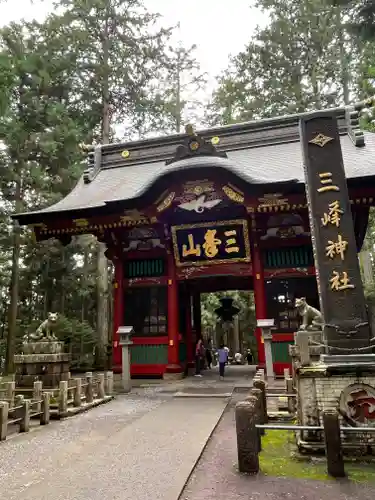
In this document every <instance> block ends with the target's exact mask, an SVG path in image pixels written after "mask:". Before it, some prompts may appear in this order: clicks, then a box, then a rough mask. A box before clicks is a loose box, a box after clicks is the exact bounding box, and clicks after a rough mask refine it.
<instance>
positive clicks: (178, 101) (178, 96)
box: [175, 53, 182, 134]
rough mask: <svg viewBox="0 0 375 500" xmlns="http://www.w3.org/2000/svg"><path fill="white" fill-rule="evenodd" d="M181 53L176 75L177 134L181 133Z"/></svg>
mask: <svg viewBox="0 0 375 500" xmlns="http://www.w3.org/2000/svg"><path fill="white" fill-rule="evenodd" d="M180 57H181V55H180V53H178V64H177V68H176V71H177V74H176V77H177V78H176V116H175V119H176V132H177V133H178V134H179V133H180V132H181V121H182V120H181V114H182V109H181V61H180Z"/></svg>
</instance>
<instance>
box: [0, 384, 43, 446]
mask: <svg viewBox="0 0 375 500" xmlns="http://www.w3.org/2000/svg"><path fill="white" fill-rule="evenodd" d="M35 417H38V418H39V420H40V425H47V424H49V421H50V398H49V395H48V394H47V393H44V394H43V395H42V396H41V399H40V400H33V401H31V400H30V399H24V398H23V397H22V396H16V397H15V401H14V404H13V405H12V406H10V404H9V403H8V401H0V441H4V440H5V439H6V438H7V436H8V430H9V429H8V427H9V426H12V425H19V432H28V431H29V429H30V420H31V419H32V418H35Z"/></svg>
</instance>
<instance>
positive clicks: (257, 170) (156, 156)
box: [17, 117, 375, 223]
mask: <svg viewBox="0 0 375 500" xmlns="http://www.w3.org/2000/svg"><path fill="white" fill-rule="evenodd" d="M292 118H293V117H292ZM285 121H286V123H281V124H278V125H277V126H275V125H273V126H272V127H270V126H268V127H267V123H271V121H269V122H267V123H266V122H264V123H265V125H263V126H262V124H263V121H260V122H258V125H257V127H254V126H253V124H252V123H251V124H249V125H248V129H247V130H246V124H245V125H244V127H243V128H242V129H240V130H238V126H235V127H237V129H235V131H233V130H234V129H233V128H232V129H231V128H230V127H227V128H225V129H224V128H223V129H222V134H221V137H222V138H223V140H222V141H220V148H218V149H220V150H222V151H223V150H224V151H226V152H227V158H221V157H214V156H212V157H209V156H202V157H199V156H197V157H196V158H194V160H193V161H192V159H185V160H181V161H177V162H174V163H170V164H166V159H168V158H170V157H171V156H172V155H173V152H174V151H175V149H176V145H177V144H178V143H179V141H181V135H180V136H173V137H169V138H165V139H164V140H163V139H159V140H152V141H144V142H143V143H140V142H138V143H129V144H126V145H120V146H121V147H122V148H123V149H129V150H132V152H133V155H132V158H131V160H132V161H130V162H125V161H121V148H120V149H119V147H120V146H119V145H117V146H116V145H108V146H105V148H107V149H104V148H103V151H102V153H101V164H100V165H101V166H100V168H97V170H96V171H95V172H94V174H95V175H93V176H92V179H90V180H89V181H88V180H87V178H86V180H85V179H84V178H83V177H82V178H81V179H80V180H79V182H78V184H77V185H76V187H75V188H74V189H73V190H72V191H71V193H69V194H68V195H67V196H66V197H65V198H64V199H62V200H61V201H59V202H58V203H56V204H55V205H52V206H51V207H48V208H45V209H43V210H41V211H38V212H29V213H28V214H20V215H21V217H20V220H21V222H22V223H27V219H28V215H29V216H31V215H36V214H40V215H42V214H52V213H57V212H65V211H75V210H80V209H86V208H100V207H103V206H105V205H106V204H107V203H109V202H113V201H117V200H131V199H135V198H138V197H139V196H141V195H142V194H143V193H145V192H146V191H147V190H148V189H149V188H150V186H152V184H153V183H154V182H155V181H156V180H157V179H158V178H160V177H161V176H163V175H165V174H170V173H172V172H175V171H180V170H181V169H185V168H187V169H188V168H193V167H199V166H204V167H208V168H210V167H212V168H215V167H216V168H217V167H222V168H224V169H227V170H229V171H231V172H233V173H234V174H236V175H237V176H239V177H240V178H242V179H243V180H244V181H246V182H248V183H252V184H258V185H259V184H263V185H266V184H274V183H277V182H288V181H289V182H292V181H296V182H299V183H303V182H304V173H303V163H302V151H301V146H300V142H299V136H298V121H297V120H295V121H294V122H293V120H291V119H289V122H288V121H287V120H285ZM271 129H272V130H271ZM346 132H347V131H346V129H345V130H344V129H343V128H341V133H342V134H343V135H341V145H342V152H343V158H344V166H345V171H346V176H347V178H348V179H354V178H362V177H369V176H372V177H373V176H375V134H371V133H365V146H364V147H356V146H355V145H354V144H353V141H352V139H351V137H350V136H349V135H347V133H346ZM216 133H218V129H215V130H213V131H211V134H208V133H206V134H202V136H204V135H206V137H209V136H211V137H212V136H214V135H216ZM163 141H164V142H163ZM150 144H151V146H150ZM119 159H120V160H119ZM152 160H154V161H152ZM17 218H18V217H17Z"/></svg>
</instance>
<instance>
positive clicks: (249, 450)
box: [235, 377, 375, 478]
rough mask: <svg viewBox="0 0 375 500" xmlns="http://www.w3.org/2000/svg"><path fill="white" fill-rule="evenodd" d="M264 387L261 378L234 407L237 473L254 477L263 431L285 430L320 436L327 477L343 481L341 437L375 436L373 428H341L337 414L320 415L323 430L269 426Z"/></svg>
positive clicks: (289, 425) (311, 427)
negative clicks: (325, 460) (315, 433)
mask: <svg viewBox="0 0 375 500" xmlns="http://www.w3.org/2000/svg"><path fill="white" fill-rule="evenodd" d="M267 396H268V395H267V392H266V384H265V382H264V381H263V380H261V377H258V379H257V380H255V381H254V387H253V388H252V389H251V391H250V393H249V395H248V396H247V398H246V399H245V401H241V402H240V403H237V405H236V410H235V414H236V433H237V453H238V468H239V471H240V472H246V473H249V474H257V473H258V472H259V453H260V452H261V451H262V435H264V434H265V432H266V430H267V429H268V430H286V431H290V432H294V433H295V432H297V431H312V432H323V435H324V442H325V451H326V459H327V472H328V474H329V475H330V476H332V477H335V478H339V477H345V467H344V458H343V456H344V454H343V449H342V443H341V436H342V435H345V434H346V433H350V434H352V433H371V434H374V433H375V427H340V420H339V414H338V412H337V411H324V412H323V425H322V426H304V425H292V424H289V423H288V424H281V425H278V424H276V425H275V424H272V423H269V421H268V413H267Z"/></svg>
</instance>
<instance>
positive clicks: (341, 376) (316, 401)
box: [294, 354, 375, 454]
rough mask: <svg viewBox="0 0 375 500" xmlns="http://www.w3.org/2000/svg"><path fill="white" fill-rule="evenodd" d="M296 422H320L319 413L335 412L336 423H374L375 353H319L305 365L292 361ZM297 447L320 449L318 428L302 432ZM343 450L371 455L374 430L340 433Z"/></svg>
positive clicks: (374, 451) (321, 441) (358, 424)
mask: <svg viewBox="0 0 375 500" xmlns="http://www.w3.org/2000/svg"><path fill="white" fill-rule="evenodd" d="M294 373H295V385H296V390H297V407H298V423H299V424H300V425H310V426H313V425H315V426H316V425H323V412H325V411H332V410H333V411H338V413H339V415H340V426H342V427H345V426H350V427H367V426H371V427H372V426H375V355H366V354H365V355H349V356H341V355H337V356H334V355H322V356H321V360H320V361H319V362H314V363H311V364H310V365H308V366H301V364H298V363H297V364H295V366H294ZM298 445H299V447H300V448H301V449H304V450H312V451H315V450H316V451H318V450H319V451H320V450H324V438H323V434H322V432H320V431H309V432H307V431H302V432H300V433H299V436H298ZM342 445H343V449H344V451H346V452H349V451H352V452H353V451H355V452H356V453H360V454H365V453H366V454H368V453H371V454H375V434H374V433H368V434H366V433H353V432H352V433H343V434H342Z"/></svg>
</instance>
